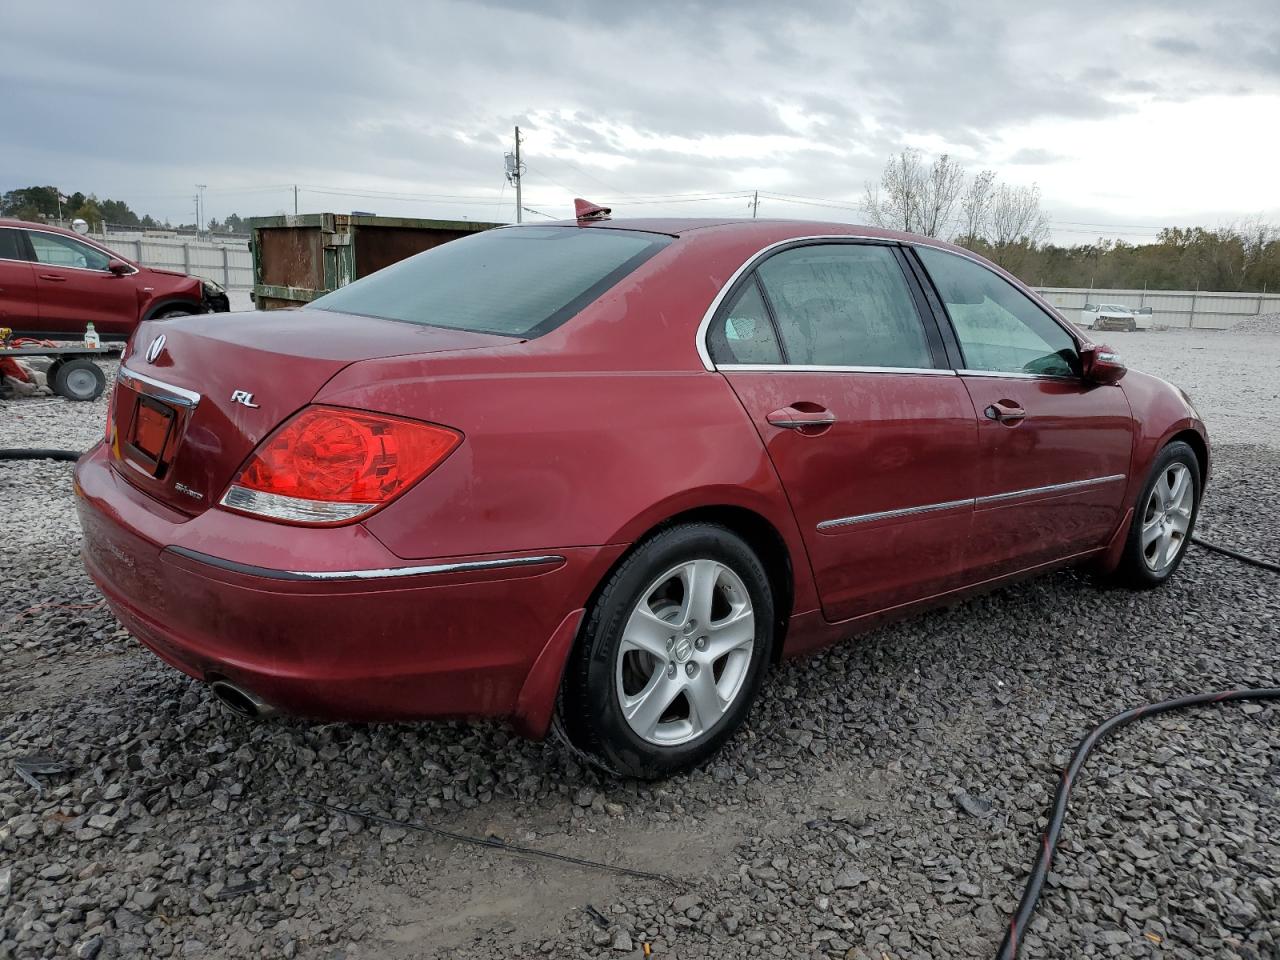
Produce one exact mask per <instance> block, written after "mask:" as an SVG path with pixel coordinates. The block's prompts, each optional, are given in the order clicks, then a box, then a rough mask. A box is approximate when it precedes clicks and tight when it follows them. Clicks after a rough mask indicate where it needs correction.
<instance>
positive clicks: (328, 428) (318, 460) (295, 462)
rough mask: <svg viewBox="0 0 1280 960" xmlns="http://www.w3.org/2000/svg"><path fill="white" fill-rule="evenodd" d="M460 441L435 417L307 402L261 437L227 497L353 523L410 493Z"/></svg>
mask: <svg viewBox="0 0 1280 960" xmlns="http://www.w3.org/2000/svg"><path fill="white" fill-rule="evenodd" d="M461 442H462V434H460V433H458V432H457V431H456V430H450V429H449V428H448V427H441V426H437V425H435V424H431V423H421V422H419V421H417V420H405V419H404V418H402V417H388V416H384V415H382V414H378V413H362V412H360V411H357V410H346V409H343V408H341V407H308V408H307V409H305V410H303V411H302V412H301V413H299V414H297V415H296V416H294V417H293V418H292V419H290V420H288V421H286V422H285V423H284V425H283V426H281V427H280V428H279V429H278V430H276V432H275V433H273V434H272V435H271V436H270V437H268V438H267V439H266V440H265V441H263V443H262V444H261V446H259V447H258V449H257V450H256V451H254V454H253V456H251V457H250V458H249V462H248V463H246V464H245V465H244V468H243V469H242V470H241V471H240V474H239V476H237V477H236V478H235V480H234V481H233V482H232V484H231V486H230V487H229V488H228V489H227V492H226V493H225V494H224V495H223V497H222V501H221V503H222V505H223V506H224V507H229V508H230V509H232V510H238V511H240V512H242V513H251V514H254V515H255V516H259V517H268V518H270V519H272V520H282V521H285V522H286V523H306V524H332V523H347V522H350V521H352V520H355V519H357V518H359V517H362V516H364V515H365V514H368V513H371V512H372V511H374V510H376V509H378V508H379V507H381V506H383V505H385V504H387V503H389V502H391V501H392V500H394V499H395V498H396V497H398V496H399V495H400V494H402V493H404V491H405V490H407V489H409V487H411V486H413V484H415V483H417V482H418V481H419V480H421V479H422V478H423V477H424V476H426V475H427V474H428V473H430V472H431V470H433V469H434V468H435V467H436V466H438V465H439V464H440V463H441V462H443V461H444V459H445V458H446V457H447V456H449V454H450V453H452V452H453V450H454V448H455V447H457V446H458V444H459V443H461Z"/></svg>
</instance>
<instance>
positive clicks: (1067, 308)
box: [1032, 287, 1280, 330]
mask: <svg viewBox="0 0 1280 960" xmlns="http://www.w3.org/2000/svg"><path fill="white" fill-rule="evenodd" d="M1032 289H1034V290H1035V291H1036V293H1038V294H1040V296H1042V297H1044V298H1045V299H1046V300H1048V301H1049V302H1050V303H1051V304H1053V305H1054V306H1055V307H1057V308H1058V311H1059V312H1060V313H1061V314H1062V315H1063V316H1065V317H1066V318H1067V319H1068V320H1070V321H1071V322H1072V323H1080V322H1081V321H1080V311H1081V310H1082V309H1083V308H1084V305H1085V304H1086V303H1118V304H1121V305H1123V306H1126V307H1134V308H1136V307H1150V308H1151V321H1152V325H1153V326H1155V327H1169V328H1173V329H1184V330H1185V329H1188V328H1194V329H1197V330H1226V329H1227V328H1228V327H1230V326H1232V325H1233V324H1235V323H1237V322H1238V321H1240V320H1245V319H1247V318H1249V317H1256V316H1257V315H1258V314H1260V313H1280V294H1277V293H1222V292H1215V291H1211V290H1102V289H1097V288H1095V289H1093V290H1088V289H1085V288H1083V287H1033V288H1032Z"/></svg>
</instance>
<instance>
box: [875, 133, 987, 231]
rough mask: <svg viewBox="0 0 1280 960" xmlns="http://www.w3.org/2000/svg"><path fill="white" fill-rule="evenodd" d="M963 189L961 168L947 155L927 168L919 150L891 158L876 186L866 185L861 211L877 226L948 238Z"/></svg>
mask: <svg viewBox="0 0 1280 960" xmlns="http://www.w3.org/2000/svg"><path fill="white" fill-rule="evenodd" d="M963 189H964V169H963V168H962V167H961V166H960V164H959V163H957V162H956V161H955V160H954V159H952V158H951V157H950V156H948V155H947V154H945V153H944V154H942V156H940V157H938V158H937V159H936V160H934V161H933V163H932V164H929V165H928V166H926V165H925V163H924V160H923V158H922V156H921V154H920V151H919V150H915V149H910V148H909V149H906V150H903V151H902V152H901V153H899V154H898V155H897V156H895V157H892V158H890V160H889V162H888V164H887V165H886V166H885V168H884V173H883V174H882V175H881V177H880V184H879V186H872V185H871V184H868V185H867V188H866V196H865V199H864V200H863V208H864V209H865V210H866V213H867V217H868V219H869V220H870V221H871V222H872V223H873V224H875V225H876V226H878V227H885V228H887V229H890V230H905V231H906V232H908V233H922V234H924V235H926V236H930V237H946V236H950V234H951V230H952V227H953V226H954V211H955V207H956V202H957V200H959V198H960V193H961V191H962V190H963Z"/></svg>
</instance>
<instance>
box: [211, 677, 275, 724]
mask: <svg viewBox="0 0 1280 960" xmlns="http://www.w3.org/2000/svg"><path fill="white" fill-rule="evenodd" d="M209 689H210V691H212V693H213V695H214V696H215V697H217V698H218V700H219V701H221V703H222V705H223V706H224V707H226V708H227V709H228V710H230V711H231V712H232V713H234V714H235V715H236V716H238V717H244V718H245V719H246V720H261V719H263V718H264V717H269V716H271V715H272V714H273V713H275V712H276V710H275V707H273V706H271V704H269V703H267V702H266V701H265V700H263V699H262V698H261V697H259V696H258V695H257V694H254V693H250V692H249V691H248V690H246V689H244V688H243V687H237V686H236V685H235V684H234V683H232V682H231V681H230V680H225V679H223V678H222V677H218V678H216V679H214V680H210V681H209Z"/></svg>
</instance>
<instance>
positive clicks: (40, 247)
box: [0, 219, 230, 340]
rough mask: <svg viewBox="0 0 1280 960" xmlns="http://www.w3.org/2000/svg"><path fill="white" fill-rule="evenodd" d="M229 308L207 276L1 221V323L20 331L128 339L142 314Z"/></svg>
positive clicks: (43, 227) (154, 316)
mask: <svg viewBox="0 0 1280 960" xmlns="http://www.w3.org/2000/svg"><path fill="white" fill-rule="evenodd" d="M228 309H230V303H229V302H228V299H227V294H226V291H225V290H223V289H222V287H221V286H219V285H218V284H216V283H214V282H213V281H212V280H201V279H200V278H199V277H190V276H187V274H185V273H176V272H174V271H172V270H158V269H156V268H155V267H144V266H141V265H140V264H137V263H134V262H133V261H132V260H127V259H125V258H124V257H122V256H120V254H118V253H116V252H115V251H114V250H111V249H110V248H108V247H104V246H102V245H101V244H99V243H97V242H96V241H94V240H91V239H89V238H88V237H83V236H81V235H80V234H78V233H75V232H73V231H71V230H63V229H62V228H61V227H53V226H49V225H48V224H44V223H27V222H26V221H25V220H2V219H0V327H11V328H12V329H13V330H14V331H15V332H16V333H17V334H18V335H19V336H42V337H54V338H60V337H74V338H76V339H78V338H80V337H81V336H82V335H83V334H84V330H85V327H86V326H87V325H88V324H90V323H92V324H93V326H94V329H95V330H97V331H98V334H99V336H101V338H102V339H104V340H124V339H127V338H128V337H129V336H130V335H131V334H132V333H133V331H134V330H135V329H136V328H137V326H138V324H139V323H141V322H143V321H145V320H163V319H166V318H169V317H180V316H185V315H187V314H192V313H212V312H219V311H226V310H228Z"/></svg>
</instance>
